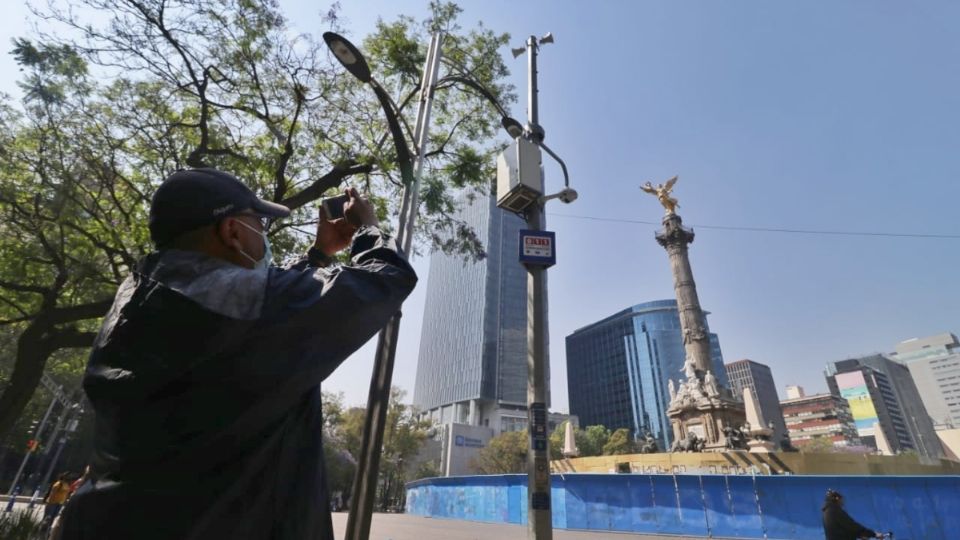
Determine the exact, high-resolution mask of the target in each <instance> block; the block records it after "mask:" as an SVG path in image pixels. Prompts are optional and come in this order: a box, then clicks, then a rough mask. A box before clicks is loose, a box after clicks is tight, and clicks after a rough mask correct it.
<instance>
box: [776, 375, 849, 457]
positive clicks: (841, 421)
mask: <svg viewBox="0 0 960 540" xmlns="http://www.w3.org/2000/svg"><path fill="white" fill-rule="evenodd" d="M797 388H798V390H796V391H794V392H791V393H790V394H791V395H799V396H800V397H796V398H792V399H786V400H783V401H781V402H780V409H781V410H782V411H783V419H784V422H785V423H786V425H787V431H789V433H790V440H791V442H793V444H794V446H797V447H802V446H803V445H805V444H808V443H810V441H812V440H814V439H817V438H823V437H826V438H828V439H830V441H831V442H832V443H833V445H834V446H858V445H860V438H859V437H858V436H857V428H856V425H855V424H854V422H853V415H851V414H850V406H849V405H848V404H847V400H845V399H843V398H841V397H838V396H834V395H832V394H815V395H812V396H807V395H804V394H803V389H800V388H799V387H797Z"/></svg>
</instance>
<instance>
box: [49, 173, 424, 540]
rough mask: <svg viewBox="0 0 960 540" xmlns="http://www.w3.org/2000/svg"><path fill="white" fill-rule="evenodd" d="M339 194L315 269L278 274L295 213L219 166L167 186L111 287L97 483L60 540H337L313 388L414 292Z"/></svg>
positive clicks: (373, 224)
mask: <svg viewBox="0 0 960 540" xmlns="http://www.w3.org/2000/svg"><path fill="white" fill-rule="evenodd" d="M346 194H347V195H348V196H349V201H348V202H347V203H346V204H345V205H344V215H345V217H344V218H342V219H336V220H333V221H328V220H325V219H323V218H321V220H320V223H319V226H318V229H317V239H316V243H315V244H314V247H313V248H311V249H310V251H309V252H308V255H307V256H306V257H304V258H303V259H302V260H301V261H299V262H297V263H296V264H293V265H292V266H290V267H288V268H279V267H276V266H271V264H270V263H271V249H270V242H269V239H268V238H267V236H266V233H265V227H266V225H267V224H268V222H269V220H273V219H277V218H282V217H286V216H287V215H289V213H290V210H289V209H287V208H286V207H283V206H281V205H278V204H274V203H270V202H267V201H263V200H260V199H258V198H257V197H256V196H255V195H254V193H253V192H252V191H251V190H250V189H249V188H247V187H246V186H245V185H244V184H243V183H242V182H240V181H239V180H237V179H236V178H234V177H233V176H231V175H229V174H226V173H223V172H221V171H217V170H214V169H195V170H187V171H180V172H177V173H174V174H172V175H171V176H169V177H168V178H167V179H166V180H165V181H164V182H163V184H161V186H160V187H159V188H158V190H157V192H156V194H155V195H154V197H153V201H152V204H151V208H150V234H151V238H152V240H153V241H154V243H155V244H156V246H157V251H156V252H154V253H151V254H150V255H148V256H147V257H145V258H144V260H143V261H141V263H140V264H139V266H138V268H136V269H135V270H134V271H133V273H132V275H131V276H130V277H129V278H128V279H127V280H126V281H125V282H124V283H123V284H122V285H121V286H120V289H119V291H118V292H117V296H116V299H115V301H114V305H113V307H112V308H111V309H110V312H109V313H108V314H107V316H106V317H105V318H104V321H103V327H102V329H101V331H100V335H99V336H98V338H97V340H96V342H95V343H94V346H93V352H92V354H91V356H90V361H89V364H88V366H87V371H86V374H85V376H84V390H85V391H86V393H87V396H88V397H89V399H90V401H91V403H92V404H93V408H94V410H95V412H96V428H95V429H96V431H95V433H96V434H95V438H96V440H95V449H94V452H95V455H94V458H93V475H92V477H93V479H94V480H93V481H90V482H87V483H86V484H85V485H84V486H83V487H82V488H81V489H80V490H79V491H78V492H77V493H76V494H75V495H74V497H73V498H72V499H71V501H70V503H69V504H68V505H67V508H66V509H65V510H64V527H63V539H64V540H78V539H83V540H114V539H117V540H120V539H123V540H128V539H131V538H137V539H140V540H142V539H171V540H172V539H178V540H179V539H221V538H222V539H241V538H242V539H252V540H257V539H271V540H273V539H277V540H285V539H291V540H293V539H295V540H306V539H311V540H312V539H327V538H332V525H331V520H330V512H329V508H330V504H329V501H328V497H327V489H326V481H325V475H324V464H323V449H322V441H321V432H322V429H321V428H322V418H321V403H320V383H321V382H322V381H323V380H324V379H326V378H327V376H328V375H330V373H331V372H332V371H333V370H334V369H336V368H337V366H339V365H340V363H341V362H343V360H344V359H346V358H347V357H348V356H349V355H350V354H352V353H353V352H354V351H356V350H357V349H358V348H359V347H360V346H362V345H363V344H364V343H365V342H366V341H367V340H368V339H369V338H370V337H372V336H373V335H374V334H375V333H376V332H377V331H378V330H379V329H380V328H381V327H382V326H384V325H385V324H386V322H387V320H388V319H389V318H390V317H391V316H392V315H394V314H395V313H396V312H397V311H398V310H399V309H400V305H401V303H402V302H403V300H404V299H405V298H406V297H407V295H408V294H409V293H410V292H411V291H412V290H413V287H414V285H415V284H416V281H417V278H416V275H415V274H414V271H413V269H412V268H411V267H410V265H409V264H408V263H407V261H406V260H405V258H404V256H403V255H402V254H401V253H400V252H399V249H398V248H397V246H396V243H395V242H394V240H393V239H391V238H388V237H387V236H386V235H385V234H384V233H383V232H381V230H380V229H379V228H378V221H377V218H376V215H375V213H374V210H373V207H372V205H371V204H370V203H369V202H368V201H367V200H365V199H364V198H362V197H360V196H359V194H358V193H357V192H356V191H355V190H353V189H347V190H346ZM347 247H349V248H350V256H351V261H350V264H347V265H343V266H331V265H330V263H331V257H332V256H333V255H335V254H336V253H337V252H339V251H341V250H343V249H345V248H347Z"/></svg>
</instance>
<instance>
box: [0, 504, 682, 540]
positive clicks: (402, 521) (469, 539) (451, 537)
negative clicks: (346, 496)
mask: <svg viewBox="0 0 960 540" xmlns="http://www.w3.org/2000/svg"><path fill="white" fill-rule="evenodd" d="M5 507H6V501H4V504H3V505H2V507H0V512H2V511H3V509H4V508H5ZM26 508H27V505H26V504H25V503H17V504H16V506H15V509H16V510H17V511H22V510H26ZM36 511H37V513H38V514H42V512H43V506H42V505H38V506H37V509H36ZM346 528H347V514H346V512H335V513H334V514H333V529H334V532H335V536H336V538H343V535H344V532H345V530H346ZM526 538H527V527H526V526H525V525H507V524H502V523H480V522H477V521H461V520H455V519H431V518H425V517H420V516H410V515H406V514H374V515H373V523H372V525H371V527H370V540H526ZM553 538H554V539H555V540H604V539H610V540H677V539H679V538H694V537H688V536H682V537H681V536H650V535H644V534H625V533H615V532H609V531H604V532H600V531H598V532H586V531H565V530H560V529H557V530H554V531H553Z"/></svg>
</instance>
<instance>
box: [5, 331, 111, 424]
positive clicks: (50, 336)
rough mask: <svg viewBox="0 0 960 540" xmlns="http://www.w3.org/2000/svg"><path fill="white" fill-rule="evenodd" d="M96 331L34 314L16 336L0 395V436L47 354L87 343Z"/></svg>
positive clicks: (25, 398) (24, 400) (23, 400)
mask: <svg viewBox="0 0 960 540" xmlns="http://www.w3.org/2000/svg"><path fill="white" fill-rule="evenodd" d="M95 337H96V334H94V333H91V332H79V331H77V330H76V329H73V328H66V329H57V328H55V327H54V326H53V325H52V324H51V323H50V320H49V317H44V316H41V317H37V318H36V319H34V320H33V322H31V323H30V325H29V326H27V328H26V329H25V330H24V331H23V333H22V334H20V337H19V338H17V359H16V363H15V364H14V366H13V373H12V374H11V376H10V384H8V385H7V387H6V389H4V391H3V395H0V440H3V439H4V438H5V437H6V435H7V432H8V431H10V428H12V427H13V425H14V424H15V423H16V421H17V419H18V418H19V417H20V415H21V414H22V413H23V409H24V408H26V406H27V403H29V402H30V398H32V397H33V394H34V392H35V391H36V390H37V385H39V384H40V378H41V377H42V376H43V370H44V368H45V367H46V365H47V360H48V359H49V358H50V356H51V355H52V354H53V353H54V352H56V351H57V350H59V349H64V348H71V347H89V346H90V345H92V344H93V339H94V338H95Z"/></svg>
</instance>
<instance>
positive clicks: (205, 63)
mask: <svg viewBox="0 0 960 540" xmlns="http://www.w3.org/2000/svg"><path fill="white" fill-rule="evenodd" d="M38 4H40V7H37V8H36V9H37V13H38V16H37V20H38V21H40V23H41V24H42V30H43V32H42V33H40V34H38V35H36V36H33V37H32V38H30V39H27V38H22V39H18V40H16V42H15V44H14V50H13V53H14V55H15V57H16V60H17V62H18V63H19V64H20V66H21V68H22V72H23V75H22V79H21V81H20V84H21V87H22V88H23V91H24V92H23V96H24V98H23V102H22V103H21V104H20V106H19V107H15V106H12V105H10V104H8V102H5V104H3V105H0V252H2V253H3V254H4V257H3V258H2V260H0V327H2V328H4V329H5V330H9V331H11V332H12V333H13V335H14V336H15V337H13V343H12V345H11V343H10V342H9V341H4V340H2V339H0V346H3V347H4V348H3V349H2V350H0V353H3V355H2V356H5V357H12V358H13V359H14V362H13V366H12V367H10V368H9V371H8V372H7V373H8V375H7V376H6V379H5V380H4V381H3V383H4V384H3V386H2V392H3V393H2V395H0V437H2V436H3V435H4V434H6V433H7V432H8V431H9V430H10V429H11V427H12V426H13V425H14V424H15V422H16V420H17V418H18V417H19V416H20V415H21V413H22V412H23V411H24V408H25V407H26V406H27V404H28V403H29V401H30V398H31V396H32V395H33V394H34V390H35V389H36V387H37V384H38V382H39V380H40V377H41V375H42V373H43V371H44V368H45V366H46V365H47V363H48V361H49V360H50V359H51V358H55V357H56V356H55V355H57V352H58V351H62V350H68V349H81V350H82V349H84V348H86V347H89V345H90V344H91V342H92V340H93V337H94V335H95V332H96V330H97V327H98V325H99V320H100V318H101V317H102V316H103V315H104V314H105V313H106V311H107V309H108V308H109V306H110V303H111V301H112V297H113V293H114V291H115V290H116V287H117V286H118V285H119V283H120V282H121V281H122V280H123V279H124V278H125V276H126V275H128V274H129V273H130V271H131V269H133V268H134V267H135V265H136V261H137V260H138V259H139V258H140V257H141V256H143V255H144V254H145V253H146V252H148V251H149V250H150V249H151V246H150V242H149V235H148V231H147V228H146V217H147V211H148V204H149V200H150V197H151V195H152V193H153V191H154V189H155V188H156V186H157V184H158V182H159V181H160V180H161V179H162V178H164V177H165V176H166V175H167V174H169V173H170V172H172V171H174V170H177V169H179V168H185V167H200V166H213V167H218V168H221V169H224V170H228V171H230V172H232V173H234V174H235V175H237V176H238V177H239V178H241V179H243V180H244V181H246V182H248V183H249V184H250V185H251V187H253V188H254V189H255V190H256V191H257V192H258V193H259V194H261V196H264V197H266V198H269V199H271V200H274V201H278V202H282V203H283V204H286V205H287V206H290V207H291V208H293V209H294V211H295V212H294V215H293V216H292V217H291V218H290V219H288V220H285V221H283V222H281V223H275V224H273V226H272V227H271V229H270V231H269V234H270V235H271V240H272V241H273V243H274V246H275V251H277V252H278V254H279V255H280V256H284V255H288V254H292V253H296V252H299V251H301V250H303V249H304V248H305V247H306V245H307V243H308V242H309V241H310V238H309V235H308V234H304V233H302V232H301V231H302V229H301V227H303V226H307V225H309V224H310V223H312V221H313V220H314V219H315V214H316V212H315V210H314V207H313V205H311V204H310V203H311V202H313V201H315V200H317V199H318V198H319V197H321V196H322V195H323V194H324V193H325V192H328V191H329V190H333V189H338V188H340V187H341V186H343V185H344V184H350V185H353V186H355V187H359V188H361V189H362V190H365V191H367V192H368V193H369V194H370V196H371V197H372V198H373V199H374V200H375V201H376V203H377V205H378V208H379V210H380V213H381V217H383V218H385V217H387V216H388V215H392V214H393V213H395V212H396V210H397V206H398V203H399V201H400V194H401V191H402V188H403V186H402V183H401V181H400V180H399V175H398V171H397V167H396V163H395V160H396V155H395V152H394V150H393V146H392V145H391V144H390V142H389V137H388V135H387V131H386V124H385V122H384V120H383V113H382V112H381V111H380V108H379V107H380V106H379V104H378V103H377V101H376V99H375V98H374V95H373V92H371V91H370V89H369V88H367V87H364V86H363V85H361V84H360V83H359V82H358V81H356V80H355V79H354V78H353V77H352V76H351V75H349V74H347V73H346V72H345V71H344V70H343V68H342V67H341V66H340V65H339V64H338V63H337V62H336V61H335V60H334V59H333V57H332V55H331V54H330V53H329V52H327V50H326V48H325V46H323V45H322V43H320V42H319V41H318V40H317V39H316V38H315V37H313V36H310V35H294V34H293V33H292V32H291V30H290V28H289V27H288V25H287V23H286V21H285V19H284V17H283V15H282V13H281V12H280V9H279V7H278V2H277V1H276V0H262V1H257V2H252V1H249V0H50V1H49V2H38ZM431 11H432V15H431V16H430V17H429V18H428V19H427V20H425V21H422V22H417V21H414V20H412V19H409V18H405V17H402V18H400V19H399V20H397V21H381V22H380V23H379V24H378V26H377V29H376V31H375V32H374V33H373V34H371V35H370V36H367V37H366V38H365V39H363V40H362V42H361V43H362V48H363V49H364V52H365V54H366V56H367V57H368V60H369V61H370V64H371V66H372V67H373V70H374V74H375V76H376V77H377V79H378V80H379V81H380V82H381V83H382V84H383V86H384V87H385V88H388V89H390V91H391V92H393V93H394V95H393V99H394V101H395V102H396V103H397V104H398V107H399V108H400V112H401V114H402V116H403V118H404V123H405V124H406V125H408V126H409V125H412V124H413V123H414V118H415V115H416V104H417V99H416V96H417V91H416V87H417V85H418V81H419V75H420V74H419V70H420V69H421V66H422V65H423V59H424V56H425V44H426V43H427V42H428V36H429V33H430V32H431V31H433V30H437V29H442V30H445V31H446V32H448V34H447V36H446V38H445V40H444V57H445V58H447V59H448V63H447V64H445V66H444V67H443V69H442V73H441V80H442V81H443V82H442V83H441V84H440V85H439V87H438V90H437V92H436V96H437V101H436V103H435V105H434V113H433V123H432V129H431V134H430V138H429V141H428V144H427V145H426V147H425V148H424V153H425V162H424V177H423V186H422V192H421V198H420V200H421V225H420V227H419V228H418V230H419V231H420V237H419V239H418V244H417V245H418V246H421V247H423V246H427V245H432V246H434V247H437V248H440V249H443V250H446V251H447V252H450V253H456V254H461V255H463V256H472V257H482V256H483V254H484V253H483V246H482V245H481V244H480V242H479V241H478V239H477V238H478V237H477V235H476V233H475V231H472V230H471V229H470V228H469V227H468V226H467V225H466V224H465V223H464V222H463V221H462V220H460V219H458V218H457V217H456V210H457V208H458V206H459V204H460V201H462V200H464V197H467V198H469V197H471V196H476V195H478V194H480V193H483V192H485V191H486V190H487V189H488V187H489V186H488V184H489V181H490V180H489V179H490V178H491V177H492V176H493V170H494V169H493V167H494V152H495V151H497V150H498V143H497V142H496V138H495V135H496V133H497V130H498V126H499V117H498V114H497V113H496V110H495V108H494V107H493V106H491V105H490V104H489V103H488V102H487V101H486V100H485V99H484V98H482V97H481V96H479V95H478V94H477V93H476V92H474V91H473V90H469V89H468V90H466V91H465V90H464V87H463V85H462V83H460V82H458V81H457V79H456V77H469V78H471V79H473V80H475V81H477V82H479V83H480V84H482V85H483V86H484V87H486V88H487V89H488V90H489V91H490V93H491V94H492V95H494V96H495V97H496V98H497V99H498V100H500V101H501V102H502V103H503V104H504V105H506V104H509V103H510V102H512V101H513V100H514V99H515V97H514V95H513V90H512V88H511V87H510V86H509V85H507V84H506V83H505V82H504V79H505V76H506V75H507V69H506V67H505V65H504V63H503V61H502V59H501V57H500V55H499V53H498V49H499V47H500V46H501V45H503V44H505V43H506V41H507V39H508V36H507V35H506V34H497V33H494V32H492V31H490V30H488V29H485V28H483V27H478V28H476V29H474V30H469V31H465V30H463V29H461V28H460V27H459V26H458V24H457V16H458V15H459V12H460V9H459V8H458V7H457V6H455V5H454V4H450V3H441V2H433V3H432V4H431ZM323 24H325V25H326V26H328V27H329V28H332V29H334V30H338V31H344V30H343V29H342V28H340V21H339V20H338V19H337V13H336V10H335V9H334V10H332V11H331V12H330V13H329V14H328V16H327V18H326V19H325V20H324V21H323ZM450 76H453V77H454V78H450ZM8 101H9V100H8ZM308 232H309V231H308ZM79 356H82V354H81V355H79ZM79 356H78V357H79ZM75 358H76V357H74V359H75ZM74 359H71V360H69V362H74ZM79 364H80V365H82V362H79ZM78 374H79V372H78V373H76V375H78Z"/></svg>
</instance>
